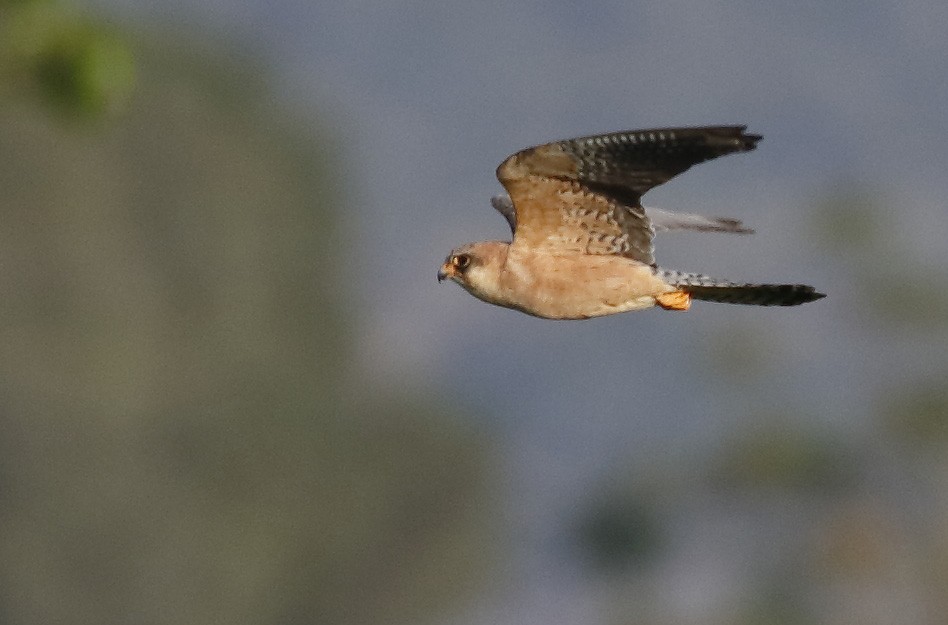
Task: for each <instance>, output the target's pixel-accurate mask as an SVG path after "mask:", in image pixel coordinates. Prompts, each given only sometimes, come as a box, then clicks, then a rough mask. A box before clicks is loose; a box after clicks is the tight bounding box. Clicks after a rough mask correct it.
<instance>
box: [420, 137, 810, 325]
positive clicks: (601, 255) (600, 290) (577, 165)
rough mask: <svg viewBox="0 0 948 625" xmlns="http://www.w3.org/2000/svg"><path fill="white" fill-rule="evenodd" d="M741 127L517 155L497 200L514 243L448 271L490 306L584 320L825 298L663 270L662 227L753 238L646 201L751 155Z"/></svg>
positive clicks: (487, 246) (592, 141)
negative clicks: (708, 168) (657, 253)
mask: <svg viewBox="0 0 948 625" xmlns="http://www.w3.org/2000/svg"><path fill="white" fill-rule="evenodd" d="M759 139H760V137H759V136H757V135H749V134H745V133H744V128H743V127H741V126H720V127H707V128H665V129H656V130H640V131H630V132H621V133H613V134H608V135H597V136H591V137H582V138H579V139H572V140H567V141H559V142H555V143H549V144H545V145H541V146H537V147H534V148H528V149H526V150H522V151H520V152H517V153H516V154H514V155H512V156H510V157H509V158H507V159H506V160H505V161H504V162H503V163H501V165H500V167H498V168H497V177H498V179H499V180H500V182H501V183H502V184H503V185H504V187H505V188H506V190H507V192H508V193H509V194H510V198H509V199H507V198H504V197H499V198H494V200H492V203H493V204H494V207H495V208H497V210H499V211H500V212H501V213H502V214H503V215H504V217H505V218H506V219H507V221H508V223H509V224H510V226H511V230H512V232H513V241H512V242H510V243H506V242H502V241H485V242H481V243H469V244H467V245H463V246H461V247H459V248H456V249H455V250H453V251H452V252H451V254H450V255H449V256H448V258H447V260H446V261H445V263H444V264H443V265H442V267H441V270H440V271H439V273H438V279H439V280H443V279H445V278H450V279H451V280H453V281H454V282H457V283H458V284H459V285H461V286H462V287H463V288H464V289H465V290H467V291H468V292H469V293H471V294H472V295H474V296H475V297H477V298H479V299H482V300H484V301H486V302H489V303H491V304H496V305H498V306H505V307H508V308H513V309H516V310H520V311H522V312H525V313H527V314H530V315H534V316H537V317H544V318H549V319H585V318H589V317H598V316H603V315H609V314H614V313H619V312H626V311H630V310H640V309H643V308H649V307H651V306H655V305H656V304H657V305H659V306H661V307H663V308H666V309H671V310H686V309H687V308H688V306H689V305H690V301H691V298H696V299H707V300H710V301H720V302H731V303H741V304H757V305H782V306H789V305H795V304H802V303H804V302H808V301H812V300H814V299H818V298H820V297H823V296H822V294H819V293H816V292H815V291H814V289H813V288H812V287H808V286H803V285H767V284H764V285H753V284H734V283H730V282H722V281H715V280H712V279H710V278H707V277H706V276H701V275H698V274H685V273H680V272H674V271H665V270H662V269H659V268H658V267H657V266H656V265H655V259H654V257H653V247H652V238H653V235H654V232H655V230H656V229H692V230H699V231H724V232H749V230H746V229H744V228H743V227H742V226H741V224H740V222H738V221H736V220H730V219H713V218H705V217H700V216H698V215H688V214H675V213H669V212H666V211H659V210H657V209H648V210H646V209H645V208H644V207H643V206H642V204H641V201H640V200H641V196H642V195H643V194H644V193H645V192H646V191H648V190H649V189H651V188H652V187H654V186H657V185H659V184H662V183H663V182H666V181H667V180H669V179H671V178H672V177H673V176H675V175H677V174H679V173H681V172H683V171H685V170H686V169H688V168H689V167H691V166H692V165H694V164H696V163H700V162H702V161H705V160H709V159H712V158H715V157H717V156H722V155H724V154H729V153H732V152H742V151H748V150H752V149H753V148H754V147H755V145H756V143H757V141H758V140H759Z"/></svg>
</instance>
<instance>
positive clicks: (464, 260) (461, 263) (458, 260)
mask: <svg viewBox="0 0 948 625" xmlns="http://www.w3.org/2000/svg"><path fill="white" fill-rule="evenodd" d="M451 262H452V263H453V264H454V266H455V267H457V268H458V269H466V268H467V266H468V265H470V264H471V257H470V256H468V255H467V254H458V255H457V256H455V257H454V258H452V259H451Z"/></svg>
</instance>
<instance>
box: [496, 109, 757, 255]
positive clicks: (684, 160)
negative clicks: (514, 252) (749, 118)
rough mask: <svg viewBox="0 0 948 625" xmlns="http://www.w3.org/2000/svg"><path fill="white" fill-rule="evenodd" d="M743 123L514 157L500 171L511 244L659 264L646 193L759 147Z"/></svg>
mask: <svg viewBox="0 0 948 625" xmlns="http://www.w3.org/2000/svg"><path fill="white" fill-rule="evenodd" d="M745 128H746V127H745V126H714V127H705V128H661V129H654V130H633V131H628V132H616V133H611V134H606V135H594V136H590V137H580V138H578V139H568V140H565V141H557V142H554V143H547V144H545V145H540V146H537V147H533V148H528V149H526V150H522V151H520V152H517V153H516V154H514V155H512V156H510V157H509V158H507V160H505V161H504V162H503V163H501V164H500V167H498V168H497V178H498V179H499V180H500V182H501V184H503V185H504V187H505V188H506V189H507V192H508V193H509V194H510V197H511V199H512V201H513V211H512V216H508V215H507V213H508V212H510V211H501V212H502V213H505V217H507V221H508V222H510V223H511V224H512V225H515V228H514V237H513V244H514V245H526V246H530V247H535V248H548V249H550V250H551V251H574V252H581V253H586V254H617V255H621V256H626V257H628V258H632V259H634V260H637V261H640V262H643V263H646V264H654V262H655V259H654V257H653V255H652V252H653V250H652V235H653V229H652V226H651V223H650V221H649V219H648V217H647V215H646V214H645V209H643V208H642V203H641V197H642V195H643V194H644V193H645V192H646V191H648V190H649V189H651V188H652V187H656V186H658V185H660V184H662V183H663V182H666V181H668V180H670V179H671V178H673V177H674V176H676V175H678V174H680V173H682V172H683V171H685V170H686V169H688V168H689V167H691V166H692V165H696V164H698V163H701V162H704V161H707V160H710V159H713V158H716V157H718V156H723V155H725V154H730V153H732V152H746V151H748V150H752V149H754V147H755V146H756V145H757V142H758V141H759V140H760V136H758V135H749V134H745V132H744V130H745Z"/></svg>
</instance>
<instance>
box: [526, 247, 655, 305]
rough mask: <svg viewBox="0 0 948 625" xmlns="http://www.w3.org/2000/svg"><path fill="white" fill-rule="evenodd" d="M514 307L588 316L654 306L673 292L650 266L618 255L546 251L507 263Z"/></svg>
mask: <svg viewBox="0 0 948 625" xmlns="http://www.w3.org/2000/svg"><path fill="white" fill-rule="evenodd" d="M508 279H509V280H511V282H513V284H511V287H512V288H511V289H510V292H511V293H515V294H517V298H516V301H511V302H510V307H511V308H516V309H517V310H521V311H523V312H525V313H528V314H531V315H534V316H537V317H544V318H547V319H588V318H590V317H601V316H604V315H612V314H615V313H620V312H628V311H633V310H642V309H644V308H650V307H652V306H654V305H655V296H657V295H659V294H661V293H664V292H667V291H669V290H672V287H669V286H668V285H667V284H666V283H665V282H664V281H662V280H661V279H660V278H659V277H658V276H656V275H655V272H654V271H653V270H652V268H651V267H649V266H647V265H643V264H642V263H638V262H636V261H632V260H629V259H626V258H622V257H618V256H590V255H575V256H552V255H544V256H542V257H537V258H534V259H532V262H528V263H522V264H521V265H520V266H514V267H508Z"/></svg>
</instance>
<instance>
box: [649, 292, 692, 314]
mask: <svg viewBox="0 0 948 625" xmlns="http://www.w3.org/2000/svg"><path fill="white" fill-rule="evenodd" d="M655 303H656V304H658V305H659V306H661V307H662V308H664V309H665V310H688V309H689V308H691V296H690V295H688V294H687V293H686V292H684V291H672V292H671V293H662V294H661V295H659V296H657V297H656V298H655Z"/></svg>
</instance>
